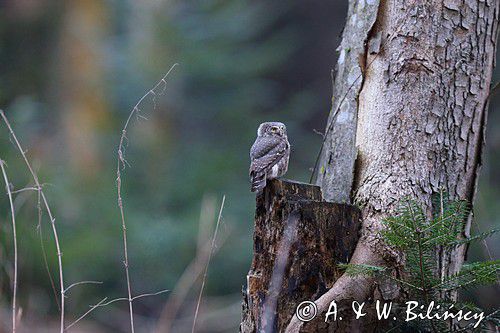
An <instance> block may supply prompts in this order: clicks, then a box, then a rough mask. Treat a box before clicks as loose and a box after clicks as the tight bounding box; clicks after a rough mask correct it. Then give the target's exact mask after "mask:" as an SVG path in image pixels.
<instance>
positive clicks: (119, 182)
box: [116, 64, 177, 333]
mask: <svg viewBox="0 0 500 333" xmlns="http://www.w3.org/2000/svg"><path fill="white" fill-rule="evenodd" d="M175 66H177V64H174V65H173V66H172V67H171V68H170V69H169V71H168V72H167V73H166V74H165V75H164V76H163V77H162V78H161V80H160V81H158V83H156V85H155V86H154V87H153V88H152V89H151V90H149V91H148V92H147V93H146V94H144V95H143V96H142V97H141V98H140V99H139V101H138V102H137V104H135V105H134V107H133V108H132V111H131V112H130V114H129V116H128V118H127V121H126V122H125V125H124V126H123V129H122V134H121V136H120V143H119V144H118V158H117V165H116V183H117V185H116V189H117V197H118V207H119V209H120V217H121V225H122V238H123V255H124V261H123V264H124V266H125V276H126V279H127V292H128V302H129V314H130V329H131V332H132V333H134V332H135V329H134V308H133V305H132V302H133V300H134V298H133V297H132V286H131V282H130V272H129V260H128V245H127V226H126V224H125V213H124V210H123V199H122V193H121V192H122V179H121V172H120V169H121V168H125V166H126V165H128V163H127V161H126V159H125V157H124V150H125V147H124V142H125V141H126V140H127V129H128V126H129V124H130V121H131V119H132V117H133V116H134V115H136V116H137V115H138V114H139V112H140V108H139V106H140V105H141V104H142V102H143V101H144V100H145V99H146V98H148V97H149V96H151V95H152V96H153V102H154V103H155V105H154V108H156V100H155V98H156V96H157V93H156V92H155V91H156V89H158V88H159V87H160V86H161V85H162V84H163V83H165V84H166V81H165V79H166V78H167V76H168V75H169V74H170V72H171V71H172V70H173V69H174V68H175ZM162 91H163V90H162Z"/></svg>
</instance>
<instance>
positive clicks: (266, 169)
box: [250, 122, 290, 192]
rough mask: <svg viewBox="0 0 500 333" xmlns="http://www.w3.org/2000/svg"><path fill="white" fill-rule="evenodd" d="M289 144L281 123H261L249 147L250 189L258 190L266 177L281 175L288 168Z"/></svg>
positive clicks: (264, 183)
mask: <svg viewBox="0 0 500 333" xmlns="http://www.w3.org/2000/svg"><path fill="white" fill-rule="evenodd" d="M289 157H290V144H289V143H288V137H287V136H286V127H285V125H284V124H283V123H279V122H268V123H262V124H260V126H259V129H258V130H257V139H255V142H254V144H253V146H252V148H251V149H250V181H251V183H252V187H251V191H252V192H260V191H262V189H263V188H264V187H265V186H266V181H267V179H273V178H277V177H281V176H283V175H284V174H285V173H286V171H287V170H288V158H289Z"/></svg>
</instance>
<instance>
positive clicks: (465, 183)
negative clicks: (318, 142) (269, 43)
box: [287, 0, 499, 332]
mask: <svg viewBox="0 0 500 333" xmlns="http://www.w3.org/2000/svg"><path fill="white" fill-rule="evenodd" d="M361 2H363V0H359V1H351V3H350V6H351V7H356V6H359V5H360V3H361ZM498 13H499V1H497V0H484V1H479V0H445V1H423V0H422V1H415V0H413V1H396V0H386V1H381V3H380V5H379V6H378V10H377V13H376V17H377V19H376V21H375V24H374V25H373V27H372V30H371V31H370V32H369V33H368V40H367V41H366V45H367V46H366V49H365V53H364V54H362V58H363V61H362V63H364V64H368V66H366V68H364V72H363V80H362V85H361V87H360V88H359V89H358V91H359V96H358V99H357V103H356V104H355V107H356V108H357V113H358V121H357V125H356V128H357V133H356V146H357V149H358V157H357V161H356V169H355V171H354V174H355V177H354V183H353V192H352V193H353V195H354V200H355V202H356V203H357V204H359V205H360V206H361V207H363V209H362V221H363V222H362V235H361V237H360V240H359V242H358V244H357V247H356V250H355V252H354V254H353V258H352V260H351V262H353V263H365V264H381V263H384V264H386V265H392V266H394V267H397V266H398V263H401V262H402V260H403V258H402V257H401V256H400V255H399V254H398V253H394V252H392V251H391V250H390V249H388V248H387V247H386V245H385V244H384V243H383V242H382V241H381V240H380V239H379V237H378V236H377V235H378V231H379V230H380V229H381V221H382V220H383V218H384V217H385V216H387V215H388V214H390V213H391V212H392V211H393V210H394V209H395V207H396V205H397V203H398V202H399V201H400V199H402V198H403V197H406V196H411V197H413V198H416V199H417V200H419V201H420V202H421V203H422V204H423V205H425V206H426V207H427V210H428V213H429V214H431V212H432V209H433V208H432V204H431V197H432V196H433V194H435V193H439V192H440V191H441V190H443V191H446V192H448V193H449V194H450V196H451V197H452V198H455V199H458V198H460V199H466V200H468V201H469V202H473V199H474V193H475V191H476V182H477V175H478V171H479V169H480V166H481V150H482V147H483V143H484V130H485V123H486V119H487V100H488V94H489V88H490V84H491V76H492V70H493V67H494V57H495V43H496V39H497V34H498V15H499V14H498ZM357 19H358V20H365V21H366V26H369V22H371V20H372V19H373V17H371V16H365V17H357ZM346 31H347V30H346ZM344 40H349V39H348V37H347V36H345V35H344ZM336 84H337V85H344V86H349V83H348V82H338V81H337V82H336ZM354 100H355V99H354ZM330 135H332V136H335V135H336V133H335V131H333V132H332V133H330ZM330 140H333V139H330ZM327 142H328V140H327ZM347 144H348V143H347ZM326 148H327V149H325V150H324V151H323V157H322V159H321V161H323V162H324V161H330V156H333V155H332V154H335V151H332V148H331V147H330V146H326ZM322 166H323V167H324V169H325V170H327V172H326V174H325V175H324V176H323V178H322V179H320V180H321V184H322V189H323V191H324V193H329V192H330V191H329V190H328V188H325V187H327V186H333V185H332V184H335V182H336V179H337V178H336V177H338V176H339V175H337V174H335V173H330V174H329V173H328V168H330V166H329V164H326V165H325V164H322ZM348 171H349V170H348ZM328 178H330V179H328ZM471 221H472V218H471V217H470V218H469V219H468V221H467V222H468V223H467V226H466V228H465V230H464V235H467V234H468V232H469V228H470V223H471ZM464 256H465V248H464V247H462V248H459V249H458V250H457V251H455V252H454V253H444V254H443V255H442V256H441V257H440V258H439V263H438V267H439V270H440V273H441V274H442V275H448V274H452V273H454V272H456V271H457V270H458V269H459V268H460V267H461V265H462V263H463V261H464ZM361 279H362V281H360V278H357V279H352V278H349V277H346V276H342V277H340V278H339V279H338V280H337V281H336V282H335V284H334V286H333V287H332V288H331V289H330V290H329V291H328V292H327V293H325V294H324V295H323V296H321V297H320V298H319V299H318V300H317V301H316V303H317V304H318V308H319V311H324V310H325V309H326V306H327V305H328V304H329V302H330V301H331V300H332V299H336V300H339V299H347V298H354V299H356V300H359V301H362V300H367V299H373V298H380V299H383V300H392V299H395V298H396V297H397V296H398V290H397V288H396V287H395V286H392V287H391V286H390V285H389V286H386V287H384V288H380V286H378V287H377V286H376V285H375V283H374V281H373V280H372V279H370V278H361ZM301 327H302V323H300V322H299V321H298V320H297V318H296V317H294V318H293V319H292V321H291V323H290V325H289V326H288V329H287V331H288V332H298V331H299V330H300V329H301ZM352 329H353V328H352V323H347V324H345V326H344V327H342V328H341V329H340V330H339V331H352ZM357 329H361V330H362V331H363V332H365V331H366V332H370V331H373V330H374V328H373V327H371V328H370V327H369V326H364V327H362V328H360V327H357Z"/></svg>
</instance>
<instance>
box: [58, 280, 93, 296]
mask: <svg viewBox="0 0 500 333" xmlns="http://www.w3.org/2000/svg"><path fill="white" fill-rule="evenodd" d="M81 284H102V281H80V282H75V283H73V284H71V285H69V287H67V288H66V290H64V294H66V293H67V292H68V291H69V290H70V289H71V288H73V287H75V286H79V285H81Z"/></svg>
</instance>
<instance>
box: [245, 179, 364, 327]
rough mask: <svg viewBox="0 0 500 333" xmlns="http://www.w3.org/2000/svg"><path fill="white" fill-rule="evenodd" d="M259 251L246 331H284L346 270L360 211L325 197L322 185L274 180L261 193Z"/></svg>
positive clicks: (257, 222) (257, 232)
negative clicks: (343, 266) (306, 303)
mask: <svg viewBox="0 0 500 333" xmlns="http://www.w3.org/2000/svg"><path fill="white" fill-rule="evenodd" d="M256 201H257V204H256V213H255V231H254V255H253V260H252V265H251V268H250V271H249V272H248V275H247V289H246V290H244V292H243V314H242V322H241V326H240V332H243V333H253V332H258V333H261V332H269V333H271V332H282V331H284V330H285V328H286V326H287V324H288V322H289V321H290V319H291V318H292V316H293V315H294V313H295V310H296V308H297V306H298V305H299V304H300V303H301V302H302V301H305V300H310V301H314V300H315V299H316V298H318V297H319V296H321V295H322V294H323V293H324V292H326V291H327V290H328V289H329V288H330V287H331V286H332V285H333V283H334V282H335V280H336V279H337V278H338V277H339V276H340V274H341V272H340V271H339V269H338V267H337V264H338V263H347V262H349V259H350V256H351V255H352V252H353V251H354V248H355V246H356V243H357V240H358V232H359V228H360V211H359V209H358V208H356V207H354V206H352V205H348V204H337V203H331V202H326V201H324V200H323V197H322V194H321V189H320V188H319V187H318V186H314V185H310V184H304V183H298V182H292V181H288V180H272V181H269V182H268V185H267V186H266V188H265V189H264V190H263V192H262V193H261V194H259V195H258V196H257V199H256Z"/></svg>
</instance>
